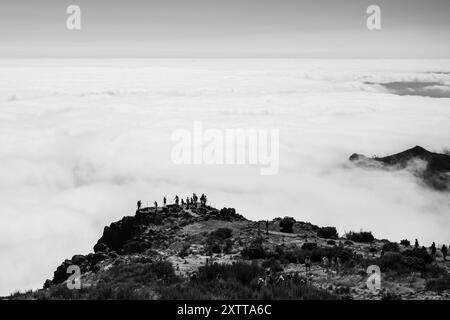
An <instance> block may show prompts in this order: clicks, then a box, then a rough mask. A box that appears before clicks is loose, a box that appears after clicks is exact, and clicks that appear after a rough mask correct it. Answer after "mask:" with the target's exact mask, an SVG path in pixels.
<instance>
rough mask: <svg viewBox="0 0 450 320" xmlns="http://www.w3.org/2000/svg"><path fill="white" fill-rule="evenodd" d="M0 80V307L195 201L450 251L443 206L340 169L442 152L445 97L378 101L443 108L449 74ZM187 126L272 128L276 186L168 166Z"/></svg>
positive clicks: (448, 111)
mask: <svg viewBox="0 0 450 320" xmlns="http://www.w3.org/2000/svg"><path fill="white" fill-rule="evenodd" d="M0 70H1V72H0V146H1V148H0V177H1V179H0V270H2V273H1V274H0V294H1V295H5V294H9V293H10V292H12V291H13V290H16V289H21V290H24V289H28V288H36V287H40V286H41V285H42V282H43V281H44V280H45V279H46V278H51V277H52V272H53V271H54V270H55V268H56V266H57V265H59V263H60V262H61V261H62V260H63V259H65V258H67V257H70V256H71V255H72V254H77V253H87V252H89V251H91V250H92V246H93V245H94V244H95V241H96V240H97V239H98V238H99V237H100V236H101V233H102V231H103V227H104V226H105V225H107V224H109V223H111V222H112V221H115V220H118V219H120V218H121V217H122V216H124V215H131V214H133V211H134V209H135V205H136V201H137V200H138V199H141V200H142V201H143V204H144V205H145V204H146V201H149V203H153V201H154V200H159V202H161V201H162V200H161V199H162V197H163V196H166V197H168V198H169V199H170V198H172V197H173V196H175V194H178V195H180V196H184V197H185V196H187V195H189V194H191V193H192V192H197V193H203V192H204V193H206V194H207V195H208V199H209V200H210V201H211V202H212V204H213V205H216V206H218V207H222V206H234V207H236V209H237V210H238V212H240V213H242V214H244V215H245V216H247V217H249V218H252V219H271V218H274V217H276V216H285V215H289V216H293V217H295V218H296V219H297V220H303V221H310V222H312V223H315V224H318V225H333V226H336V227H337V228H338V230H339V232H340V233H343V232H345V231H349V230H359V229H361V228H362V229H365V230H371V231H373V232H374V234H375V236H376V237H378V238H389V239H392V240H397V241H398V240H401V239H402V238H409V239H414V238H418V239H419V241H420V242H421V243H423V244H425V245H429V244H430V242H431V241H436V243H438V244H439V243H446V244H449V243H450V237H449V234H448V230H449V227H450V215H449V214H448V212H449V208H450V197H449V195H448V194H445V193H439V192H435V191H432V190H430V189H427V188H424V187H423V186H422V185H421V184H420V183H419V182H418V181H417V178H415V177H414V175H412V174H411V173H409V172H407V171H397V172H385V171H378V170H365V169H361V168H357V167H354V166H352V165H351V164H349V163H348V162H347V161H346V160H347V159H348V157H349V156H350V155H351V154H352V153H354V152H357V153H362V154H366V155H369V156H370V155H375V154H376V155H378V156H383V155H388V154H392V153H395V152H398V151H401V150H404V149H406V148H409V147H412V146H414V145H421V146H423V147H425V148H427V149H429V150H432V151H436V152H441V151H442V150H443V149H444V148H449V147H450V146H449V145H448V144H449V141H450V131H449V130H448V119H450V108H449V99H448V98H446V97H447V96H445V97H440V98H435V97H433V96H430V95H428V96H427V95H423V94H417V95H403V94H399V93H398V92H397V93H396V92H392V91H390V90H388V89H387V88H386V87H385V86H383V85H382V84H383V83H389V82H391V83H392V82H394V83H408V82H427V83H432V86H433V88H432V90H440V92H447V91H446V90H448V89H447V88H448V87H447V85H448V83H449V82H450V73H449V72H450V63H449V61H448V60H433V61H426V60H420V61H414V60H395V61H389V60H379V61H378V60H365V61H363V60H361V61H350V60H335V61H332V60H317V61H316V60H1V61H0ZM443 87H444V89H443ZM420 90H423V88H422V86H419V91H420ZM426 90H431V89H426ZM433 92H434V91H433ZM415 93H417V92H415ZM194 121H202V122H203V123H204V124H205V125H206V126H207V127H210V128H215V129H220V130H225V129H230V128H249V127H251V128H263V129H266V128H272V127H277V128H279V129H280V168H279V172H278V174H277V175H274V176H261V175H260V174H259V167H255V166H251V165H243V166H226V165H223V166H220V165H207V166H196V165H178V166H177V165H175V164H173V163H172V162H171V160H170V155H171V148H172V144H173V142H172V140H171V134H172V133H173V132H174V131H175V130H178V129H188V130H192V126H193V123H194Z"/></svg>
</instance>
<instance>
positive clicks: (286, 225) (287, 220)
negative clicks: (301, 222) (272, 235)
mask: <svg viewBox="0 0 450 320" xmlns="http://www.w3.org/2000/svg"><path fill="white" fill-rule="evenodd" d="M294 223H295V219H294V218H291V217H284V218H283V219H282V220H281V221H280V231H281V232H285V233H293V232H294V230H293V226H294Z"/></svg>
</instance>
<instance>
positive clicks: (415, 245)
mask: <svg viewBox="0 0 450 320" xmlns="http://www.w3.org/2000/svg"><path fill="white" fill-rule="evenodd" d="M414 248H416V249H418V248H419V241H417V239H416V242H415V243H414Z"/></svg>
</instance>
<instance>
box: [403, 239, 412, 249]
mask: <svg viewBox="0 0 450 320" xmlns="http://www.w3.org/2000/svg"><path fill="white" fill-rule="evenodd" d="M400 244H401V245H402V246H404V247H409V246H410V245H411V242H409V240H406V239H403V240H402V241H400Z"/></svg>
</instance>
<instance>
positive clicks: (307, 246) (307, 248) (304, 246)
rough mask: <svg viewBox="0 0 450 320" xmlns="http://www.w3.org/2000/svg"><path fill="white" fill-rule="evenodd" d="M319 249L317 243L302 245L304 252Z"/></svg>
mask: <svg viewBox="0 0 450 320" xmlns="http://www.w3.org/2000/svg"><path fill="white" fill-rule="evenodd" d="M316 248H317V243H315V242H305V243H304V244H303V245H302V249H303V250H310V251H311V250H314V249H316Z"/></svg>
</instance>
